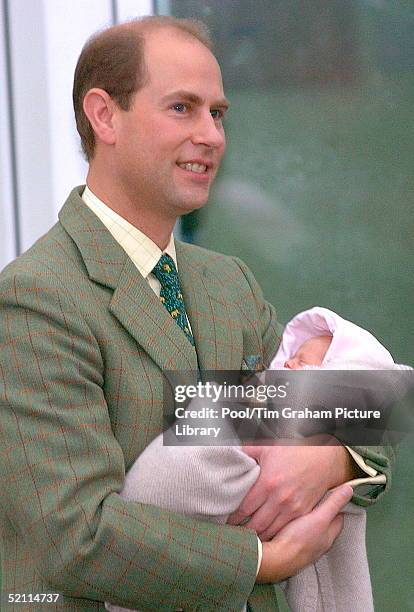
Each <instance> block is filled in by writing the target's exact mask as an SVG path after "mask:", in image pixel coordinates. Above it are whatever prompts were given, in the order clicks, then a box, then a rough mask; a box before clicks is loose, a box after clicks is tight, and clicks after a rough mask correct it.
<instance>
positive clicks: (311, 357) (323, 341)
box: [284, 335, 332, 370]
mask: <svg viewBox="0 0 414 612" xmlns="http://www.w3.org/2000/svg"><path fill="white" fill-rule="evenodd" d="M331 342H332V336H330V335H329V336H313V337H312V338H309V340H305V342H304V343H303V344H301V345H300V346H299V348H298V350H297V351H296V353H295V354H294V355H292V357H290V358H289V359H286V361H285V364H284V366H285V368H287V369H288V370H300V369H302V368H304V367H306V366H321V365H322V362H323V360H324V357H325V355H326V353H327V350H328V348H329V347H330V345H331Z"/></svg>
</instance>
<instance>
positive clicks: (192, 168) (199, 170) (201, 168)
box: [178, 162, 207, 174]
mask: <svg viewBox="0 0 414 612" xmlns="http://www.w3.org/2000/svg"><path fill="white" fill-rule="evenodd" d="M178 166H179V167H180V168H182V169H183V170H188V171H189V172H195V173H196V174H203V173H204V172H207V166H206V165H205V164H198V163H193V162H185V163H182V164H178Z"/></svg>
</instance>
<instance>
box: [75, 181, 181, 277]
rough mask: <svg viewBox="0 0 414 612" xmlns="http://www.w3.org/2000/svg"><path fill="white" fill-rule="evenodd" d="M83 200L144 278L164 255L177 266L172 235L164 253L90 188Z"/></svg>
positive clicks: (84, 194) (86, 189)
mask: <svg viewBox="0 0 414 612" xmlns="http://www.w3.org/2000/svg"><path fill="white" fill-rule="evenodd" d="M82 199H83V201H84V202H85V204H86V205H87V206H88V207H89V208H90V209H91V210H92V212H93V213H95V215H96V216H97V217H98V218H99V219H100V221H102V223H103V224H104V225H105V227H106V228H107V230H108V231H109V232H110V233H111V234H112V236H113V237H114V238H115V240H116V241H117V242H118V244H119V245H120V246H121V247H122V248H123V249H124V251H125V252H126V254H127V255H128V256H129V257H130V258H131V259H132V262H133V263H134V264H135V266H136V267H137V268H138V270H139V271H140V273H141V274H142V276H143V277H144V278H147V277H148V275H149V274H150V273H151V272H152V270H153V268H154V266H155V265H156V264H157V263H158V261H159V259H160V257H161V255H162V254H163V253H166V254H167V255H169V256H170V257H171V258H172V259H173V260H174V263H175V265H176V266H177V255H176V252H175V243H174V236H173V234H171V236H170V240H169V242H168V245H167V246H166V248H165V249H164V251H161V249H160V248H159V246H158V245H156V244H155V242H153V241H152V240H151V238H148V236H146V235H145V234H144V233H143V232H141V231H140V230H139V229H138V228H136V227H135V226H134V225H132V224H131V223H129V221H127V220H126V219H124V218H123V217H121V215H119V214H118V213H116V212H115V211H114V210H112V208H110V207H109V206H107V204H104V202H102V200H100V199H99V198H98V197H97V196H96V195H95V194H94V193H93V192H92V191H91V190H90V189H89V187H88V186H86V187H85V189H84V192H83V194H82ZM177 269H178V267H177Z"/></svg>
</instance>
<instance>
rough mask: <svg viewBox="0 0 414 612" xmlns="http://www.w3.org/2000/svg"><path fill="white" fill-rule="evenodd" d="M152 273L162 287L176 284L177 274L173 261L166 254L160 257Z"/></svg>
mask: <svg viewBox="0 0 414 612" xmlns="http://www.w3.org/2000/svg"><path fill="white" fill-rule="evenodd" d="M152 273H153V274H154V276H156V278H158V280H159V281H160V283H161V285H162V286H164V285H165V284H168V285H174V284H176V283H178V273H177V268H176V267H175V263H174V260H173V258H172V257H170V256H169V255H167V254H166V253H164V254H163V255H161V257H160V258H159V260H158V263H157V264H156V266H154V269H153V270H152Z"/></svg>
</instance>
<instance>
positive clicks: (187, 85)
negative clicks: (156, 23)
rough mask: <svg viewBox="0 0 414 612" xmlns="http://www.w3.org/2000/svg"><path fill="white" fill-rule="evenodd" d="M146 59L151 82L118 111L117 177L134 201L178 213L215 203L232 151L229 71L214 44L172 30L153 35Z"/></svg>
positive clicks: (166, 213) (147, 40)
mask: <svg viewBox="0 0 414 612" xmlns="http://www.w3.org/2000/svg"><path fill="white" fill-rule="evenodd" d="M145 60H146V66H147V71H148V76H149V79H148V82H147V84H146V85H145V86H144V87H143V88H142V89H140V90H138V92H137V93H136V94H135V95H134V98H133V103H132V106H131V108H130V110H128V111H122V110H121V109H117V111H116V114H115V129H116V142H115V147H114V155H113V164H114V166H115V167H114V170H115V175H116V178H117V181H118V182H119V186H120V189H121V190H122V191H123V194H124V196H126V197H127V198H128V199H129V200H130V201H131V202H132V203H134V202H135V203H137V204H138V205H140V206H145V207H152V208H154V207H156V208H157V209H158V210H159V212H161V213H162V214H163V215H164V216H166V217H168V216H169V217H177V216H178V215H180V214H184V213H187V212H190V211H191V210H194V209H196V208H200V207H201V206H203V205H204V204H205V203H206V202H207V199H208V195H209V190H210V186H211V184H212V182H213V180H214V178H215V176H216V173H217V170H218V168H219V165H220V161H221V158H222V156H223V153H224V150H225V135H224V129H223V125H222V117H223V114H224V112H225V110H226V107H227V102H226V99H225V97H224V93H223V83H222V79H221V72H220V68H219V65H218V63H217V60H216V59H215V57H214V56H213V55H212V53H211V52H210V51H209V50H208V49H207V47H205V46H204V45H203V44H202V43H201V42H200V41H198V40H197V39H195V38H193V37H191V36H189V35H186V34H183V33H180V32H177V31H175V30H174V29H171V28H170V29H166V28H163V29H158V30H155V31H152V32H149V33H148V34H147V35H146V38H145Z"/></svg>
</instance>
